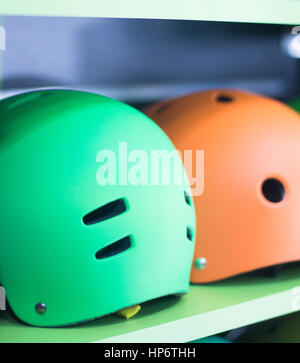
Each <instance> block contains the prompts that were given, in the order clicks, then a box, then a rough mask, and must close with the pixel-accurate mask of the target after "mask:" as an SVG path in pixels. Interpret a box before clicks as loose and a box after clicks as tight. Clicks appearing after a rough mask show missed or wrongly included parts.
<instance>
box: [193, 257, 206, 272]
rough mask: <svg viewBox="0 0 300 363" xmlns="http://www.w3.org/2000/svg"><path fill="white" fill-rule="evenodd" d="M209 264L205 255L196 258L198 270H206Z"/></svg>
mask: <svg viewBox="0 0 300 363" xmlns="http://www.w3.org/2000/svg"><path fill="white" fill-rule="evenodd" d="M206 265H207V260H206V258H205V257H200V258H197V259H196V260H195V267H196V268H197V269H198V270H204V269H205V267H206Z"/></svg>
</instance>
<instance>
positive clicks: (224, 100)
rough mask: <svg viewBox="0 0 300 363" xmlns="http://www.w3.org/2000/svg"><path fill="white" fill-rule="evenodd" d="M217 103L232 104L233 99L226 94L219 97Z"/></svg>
mask: <svg viewBox="0 0 300 363" xmlns="http://www.w3.org/2000/svg"><path fill="white" fill-rule="evenodd" d="M217 102H220V103H231V102H233V97H231V96H229V95H226V94H221V95H218V96H217Z"/></svg>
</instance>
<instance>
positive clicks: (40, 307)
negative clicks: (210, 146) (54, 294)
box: [35, 303, 47, 315]
mask: <svg viewBox="0 0 300 363" xmlns="http://www.w3.org/2000/svg"><path fill="white" fill-rule="evenodd" d="M35 310H36V312H37V313H38V314H40V315H43V314H45V313H46V311H47V306H46V304H44V303H38V304H37V305H36V306H35Z"/></svg>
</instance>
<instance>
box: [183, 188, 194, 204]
mask: <svg viewBox="0 0 300 363" xmlns="http://www.w3.org/2000/svg"><path fill="white" fill-rule="evenodd" d="M184 199H185V202H186V204H188V205H192V199H191V196H190V194H189V192H187V191H186V190H185V191H184Z"/></svg>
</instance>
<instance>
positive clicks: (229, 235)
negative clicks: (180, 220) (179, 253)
mask: <svg viewBox="0 0 300 363" xmlns="http://www.w3.org/2000/svg"><path fill="white" fill-rule="evenodd" d="M145 113H146V114H147V115H148V116H149V117H150V118H152V119H153V120H154V121H156V122H157V123H158V124H159V125H160V126H161V127H162V128H163V130H165V131H166V133H167V134H168V136H169V137H170V138H171V140H172V141H173V142H174V144H175V147H177V149H179V150H181V151H183V150H194V151H195V150H203V151H204V159H205V162H204V165H205V168H204V169H205V173H204V191H203V193H202V194H201V195H199V196H195V198H194V202H195V208H196V219H197V236H196V249H195V256H194V262H193V267H192V273H191V281H192V282H193V283H207V282H213V281H217V280H221V279H224V278H228V277H231V276H234V275H238V274H241V273H246V272H250V271H253V270H258V269H262V268H266V267H270V266H276V265H278V264H284V263H288V262H291V261H295V260H300V243H299V241H300V223H299V215H300V163H299V155H300V118H299V115H298V114H297V113H296V112H295V111H293V110H292V109H290V108H289V107H288V106H286V105H284V104H282V103H280V102H278V101H275V100H272V99H269V98H266V97H262V96H258V95H255V94H250V93H246V92H240V91H233V90H212V91H207V92H202V93H195V94H191V95H187V96H184V97H181V98H177V99H174V100H169V101H166V102H162V103H159V104H156V105H154V106H152V107H150V108H148V109H147V110H145ZM190 177H191V175H190Z"/></svg>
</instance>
